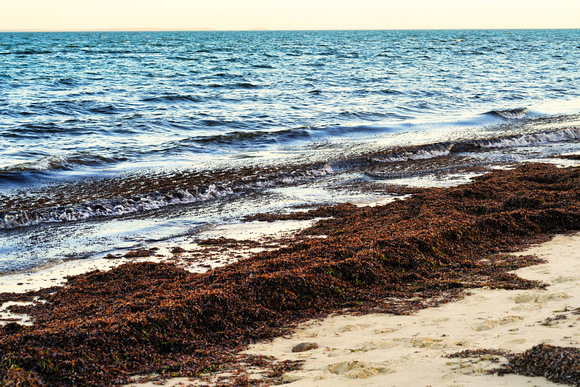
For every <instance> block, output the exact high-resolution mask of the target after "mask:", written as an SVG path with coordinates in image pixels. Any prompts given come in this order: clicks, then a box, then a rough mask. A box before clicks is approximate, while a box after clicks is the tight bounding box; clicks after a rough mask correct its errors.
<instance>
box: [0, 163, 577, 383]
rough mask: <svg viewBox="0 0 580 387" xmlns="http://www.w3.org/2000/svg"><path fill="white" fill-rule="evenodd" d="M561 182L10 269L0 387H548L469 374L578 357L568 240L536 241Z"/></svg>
mask: <svg viewBox="0 0 580 387" xmlns="http://www.w3.org/2000/svg"><path fill="white" fill-rule="evenodd" d="M579 173H580V172H578V171H577V169H576V168H567V169H560V168H556V167H554V166H550V165H547V164H543V165H542V164H532V165H522V166H519V167H518V168H516V169H514V170H506V171H496V172H493V173H491V174H490V175H486V176H482V177H481V178H477V179H476V180H475V181H474V182H473V183H470V184H467V185H463V186H459V187H452V188H431V189H427V190H425V191H424V192H420V193H417V194H415V195H412V196H410V197H408V198H406V199H404V200H398V201H397V200H395V201H393V202H391V203H389V204H386V205H382V206H375V207H372V206H366V207H361V206H355V205H351V204H342V205H337V206H330V207H322V208H318V209H314V210H311V211H305V212H291V213H287V214H280V215H271V214H265V215H264V216H262V217H261V218H263V219H261V220H256V219H253V220H251V221H249V222H246V223H244V224H237V225H229V226H221V227H216V228H213V229H211V230H207V231H206V234H205V236H204V237H205V239H203V240H196V241H194V240H189V241H187V240H185V239H184V240H183V241H182V242H184V243H183V244H181V245H180V246H176V245H171V244H163V243H159V244H155V245H149V246H143V248H141V249H137V250H132V251H128V252H125V251H119V252H118V253H115V254H110V255H109V256H108V257H106V259H102V260H101V261H102V264H105V265H106V266H100V267H98V264H100V263H99V262H97V261H94V262H88V261H87V262H83V261H82V260H81V261H70V262H66V263H64V264H63V265H62V266H55V267H52V268H50V269H47V270H44V271H42V270H41V271H39V272H38V273H35V274H33V275H28V276H26V275H20V276H14V277H13V278H12V279H11V281H13V282H14V281H20V282H18V283H17V284H16V287H17V288H18V289H22V292H23V293H21V294H18V293H2V302H3V305H2V310H1V312H2V313H10V314H8V315H7V314H4V315H3V316H2V318H3V319H4V322H5V323H6V325H4V328H3V330H2V331H3V332H2V333H3V335H2V336H1V339H2V343H3V345H5V346H6V348H7V349H8V350H7V351H5V354H4V358H5V362H10V363H4V364H13V366H11V367H9V368H4V369H3V372H4V375H3V381H4V382H8V384H9V385H10V384H15V383H17V382H24V384H25V385H26V384H27V383H28V384H31V385H34V383H38V382H39V381H41V380H45V381H49V382H50V383H53V382H54V383H56V384H63V383H65V382H64V381H66V383H69V382H76V380H79V381H82V383H86V384H89V385H102V384H103V383H105V384H125V385H131V386H139V385H141V386H143V385H148V384H147V383H149V385H155V383H160V382H163V383H166V385H272V384H280V383H291V384H292V385H317V386H329V385H344V386H347V385H353V384H356V385H393V386H397V385H420V386H423V385H424V386H459V385H470V386H471V385H484V384H486V385H489V384H491V385H510V386H512V385H522V386H523V385H526V386H528V385H550V382H548V381H547V380H546V379H545V378H537V377H530V376H517V375H513V374H509V375H505V376H497V375H492V374H488V373H487V371H488V370H491V369H495V368H498V367H502V366H505V365H506V364H508V361H509V364H510V366H511V364H512V361H513V359H514V358H515V357H514V356H516V354H521V353H523V352H525V351H528V350H530V349H531V348H533V347H535V346H537V345H539V344H545V345H549V346H554V347H557V348H559V347H562V348H568V349H573V348H579V347H580V330H579V329H580V328H579V326H578V319H579V316H580V315H579V314H578V313H579V311H580V309H579V307H580V306H579V305H578V302H577V300H578V298H579V297H580V293H579V286H578V285H579V282H580V259H579V255H578V251H580V249H579V248H580V235H578V234H570V233H569V234H568V235H559V236H556V237H555V238H554V239H552V240H550V241H547V240H548V237H549V236H550V235H553V234H554V232H556V233H560V234H562V233H563V232H564V231H566V230H568V231H569V232H572V231H574V232H577V230H578V224H577V220H576V219H577V216H576V212H577V211H576V208H577V206H576V205H575V204H574V203H575V199H574V198H575V195H576V190H577V188H576V181H577V179H578V174H579ZM553 187H557V190H554V189H553ZM272 220H276V222H271V221H272ZM298 230H302V231H300V232H298V233H296V232H297V231H298ZM540 241H542V242H543V243H539V242H540ZM186 242H187V243H186ZM171 243H172V244H174V243H175V241H172V242H171ZM530 243H531V244H532V247H531V248H528V249H526V250H525V251H522V249H521V248H520V247H521V246H530ZM518 251H519V252H518ZM504 252H512V255H506V254H504ZM514 252H517V253H516V254H513V253H514ZM542 260H543V261H542ZM540 261H542V262H543V263H541V264H538V263H539V262H540ZM79 264H80V265H79ZM75 265H76V266H75ZM91 265H97V267H95V266H91ZM95 268H98V269H99V270H93V271H92V272H88V273H79V274H78V275H74V276H72V277H67V274H68V275H71V274H74V273H75V270H76V271H77V272H81V271H82V270H83V269H84V270H88V269H95ZM209 269H213V270H209ZM516 269H517V270H516ZM23 276H24V277H23ZM9 278H10V277H9V276H7V277H5V278H4V280H6V279H9ZM63 281H66V282H64V284H65V286H64V287H55V288H49V289H46V288H45V287H46V286H47V285H53V286H54V285H56V286H59V285H61V284H63ZM2 286H4V287H5V288H6V289H8V288H9V287H11V286H12V287H14V283H8V282H6V281H5V283H2ZM43 288H44V290H43ZM37 289H39V290H37ZM373 311H375V312H374V313H373ZM376 311H379V312H378V313H377V312H376ZM328 316H330V317H328ZM32 322H34V324H32V325H31V323H32ZM251 343H254V344H252V345H250V346H248V344H251ZM301 343H313V344H311V345H310V347H311V348H310V349H308V350H306V351H302V352H293V348H294V347H295V346H296V345H299V344H301ZM10 348H12V349H10ZM47 348H48V350H47ZM30 351H31V352H30ZM29 352H30V354H28V353H29ZM541 360H542V361H543V359H539V358H538V357H537V356H536V358H532V362H536V361H538V364H540V363H539V362H540V361H541ZM546 361H548V362H550V363H554V364H555V367H556V370H557V372H559V373H562V374H563V375H564V376H567V377H569V376H570V375H571V377H573V378H575V376H574V375H577V371H576V370H575V369H562V368H561V366H560V369H558V365H559V364H562V363H561V359H560V360H557V359H550V358H549V357H548V358H547V359H546ZM575 364H576V363H574V364H573V366H574V367H576V365H575ZM14 365H16V366H14ZM549 376H550V377H552V376H551V375H549ZM175 377H178V378H177V379H176V378H175ZM190 378H193V379H190ZM167 380H168V381H167ZM57 381H58V383H57ZM127 383H129V384H127ZM143 383H145V384H143ZM574 383H576V381H574V380H572V381H570V380H569V379H568V384H571V385H574ZM576 384H577V383H576Z"/></svg>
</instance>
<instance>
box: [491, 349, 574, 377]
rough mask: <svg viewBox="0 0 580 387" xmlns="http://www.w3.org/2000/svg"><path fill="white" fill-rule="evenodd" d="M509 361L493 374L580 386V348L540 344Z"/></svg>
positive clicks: (511, 356)
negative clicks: (527, 377) (537, 377)
mask: <svg viewBox="0 0 580 387" xmlns="http://www.w3.org/2000/svg"><path fill="white" fill-rule="evenodd" d="M508 359H509V363H508V364H506V365H504V366H503V367H501V368H499V369H497V370H493V371H492V372H497V373H498V374H499V375H505V374H518V375H524V376H532V377H534V376H541V377H544V378H546V379H548V380H549V381H551V382H554V383H563V384H568V385H572V386H580V348H571V347H556V346H552V345H544V344H540V345H536V346H535V347H532V348H530V349H528V350H527V351H526V352H524V353H521V354H516V355H510V356H508Z"/></svg>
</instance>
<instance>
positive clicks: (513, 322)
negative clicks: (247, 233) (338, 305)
mask: <svg viewBox="0 0 580 387" xmlns="http://www.w3.org/2000/svg"><path fill="white" fill-rule="evenodd" d="M579 251H580V235H573V236H557V237H555V238H554V239H553V240H552V241H550V242H546V243H543V244H541V245H538V246H536V247H533V248H531V249H529V250H527V251H525V252H522V253H521V254H535V255H537V256H539V257H541V258H542V259H545V260H546V261H547V262H546V263H545V264H541V265H535V266H531V267H527V268H524V269H520V270H517V271H515V273H516V274H517V275H518V276H520V277H522V278H526V279H530V280H537V281H541V282H543V283H546V284H549V286H548V287H547V288H546V289H545V290H532V291H529V290H490V289H474V290H470V291H469V293H471V295H469V296H466V297H465V298H464V299H462V300H460V301H457V302H451V303H448V304H445V305H442V306H440V307H437V308H429V309H424V310H421V311H419V312H418V313H417V314H415V315H411V316H394V315H389V314H371V315H365V316H348V315H347V316H335V317H330V318H327V319H324V320H313V321H309V322H308V323H305V324H302V325H301V326H300V327H299V329H298V330H297V331H296V333H295V334H294V335H292V336H291V337H284V338H278V339H275V340H274V341H272V342H269V343H260V344H257V345H254V346H252V347H251V348H250V349H249V350H248V353H252V354H260V355H267V356H275V357H276V358H277V359H280V360H288V359H291V360H305V363H304V368H303V370H300V371H295V372H291V373H288V374H286V375H285V376H284V380H285V381H288V382H291V384H289V385H291V386H334V387H336V386H351V385H360V386H402V385H412V386H490V385H492V386H530V385H538V386H551V385H558V384H554V383H551V382H549V381H547V380H546V379H545V378H532V377H525V376H518V375H506V376H497V375H489V374H487V373H486V371H487V370H491V369H494V368H497V367H498V365H499V364H501V363H502V362H505V359H504V358H502V357H498V356H491V355H485V356H475V357H468V358H447V357H446V355H449V354H453V353H457V352H460V351H464V350H478V349H500V350H504V351H511V352H524V351H525V350H527V349H529V348H530V347H532V346H534V345H538V344H550V345H557V346H572V347H576V348H580V301H579V300H580V253H579ZM302 342H316V343H317V345H318V348H317V349H313V350H310V351H306V352H301V353H292V348H293V346H295V345H297V344H299V343H302ZM498 361H499V363H498Z"/></svg>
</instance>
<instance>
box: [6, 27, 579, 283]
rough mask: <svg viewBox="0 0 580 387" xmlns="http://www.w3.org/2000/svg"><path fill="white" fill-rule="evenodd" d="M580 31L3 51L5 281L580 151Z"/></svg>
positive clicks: (331, 36)
mask: <svg viewBox="0 0 580 387" xmlns="http://www.w3.org/2000/svg"><path fill="white" fill-rule="evenodd" d="M578 63H580V30H449V31H443V30H437V31H251V32H248V31H237V32H236V31H231V32H217V31H215V32H214V31H211V32H209V31H208V32H205V31H204V32H66V33H65V32H62V33H56V32H55V33H0V273H3V274H7V273H14V272H22V271H27V270H34V269H37V268H39V267H46V266H47V265H53V264H55V263H58V262H62V261H66V260H71V259H87V258H95V257H96V258H98V257H104V256H105V255H106V254H109V253H110V252H112V251H117V250H119V249H129V248H135V247H139V246H145V245H147V244H150V243H154V242H157V241H168V240H169V241H176V243H177V242H178V241H179V240H180V239H183V238H195V236H196V235H197V234H198V233H199V232H201V231H202V230H207V229H211V228H212V227H215V226H216V225H220V224H225V223H229V224H236V223H237V222H241V221H242V220H243V219H244V217H246V216H249V215H253V214H256V213H261V212H283V211H295V210H296V209H299V208H304V207H308V206H313V205H321V204H332V203H340V202H347V201H348V202H354V203H357V204H363V203H370V202H374V201H377V200H389V199H392V198H394V197H401V196H402V195H403V194H404V191H405V190H404V189H403V190H400V187H402V186H403V187H417V186H421V187H424V186H445V185H453V184H459V183H462V182H467V181H469V179H470V178H471V177H473V176H476V175H478V174H481V173H483V172H485V171H486V170H489V169H490V168H507V167H509V166H511V165H513V164H514V163H521V162H528V161H545V162H550V161H552V160H554V159H555V158H557V157H558V156H561V155H565V154H573V153H577V152H579V151H580V144H579V141H578V140H579V139H580V68H579V67H578Z"/></svg>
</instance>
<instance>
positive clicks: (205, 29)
mask: <svg viewBox="0 0 580 387" xmlns="http://www.w3.org/2000/svg"><path fill="white" fill-rule="evenodd" d="M577 29H580V27H512V28H510V27H502V28H321V29H314V28H295V29H269V28H262V27H255V28H248V29H219V28H211V27H203V28H157V27H135V28H130V27H127V28H98V29H75V28H72V29H48V28H46V29H45V28H31V29H26V28H22V29H10V28H7V29H0V32H196V31H198V32H252V31H256V32H260V31H431V30H432V31H446V30H448V31H478V30H498V31H499V30H577Z"/></svg>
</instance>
